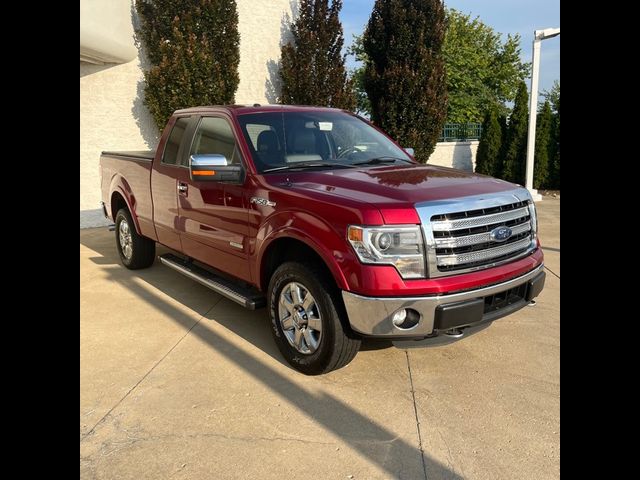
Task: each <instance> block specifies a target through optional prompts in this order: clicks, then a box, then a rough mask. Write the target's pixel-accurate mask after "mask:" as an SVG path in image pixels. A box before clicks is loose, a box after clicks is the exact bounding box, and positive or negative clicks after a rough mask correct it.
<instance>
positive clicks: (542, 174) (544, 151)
mask: <svg viewBox="0 0 640 480" xmlns="http://www.w3.org/2000/svg"><path fill="white" fill-rule="evenodd" d="M552 121H553V115H552V114H551V105H550V104H549V102H548V101H546V102H544V105H543V106H542V108H541V109H540V111H539V112H538V116H537V117H536V150H535V152H534V162H533V163H534V168H533V188H543V187H546V186H547V179H548V177H549V147H550V144H551V133H552V132H551V123H552Z"/></svg>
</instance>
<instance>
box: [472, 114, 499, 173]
mask: <svg viewBox="0 0 640 480" xmlns="http://www.w3.org/2000/svg"><path fill="white" fill-rule="evenodd" d="M501 154H502V127H501V126H500V122H499V121H498V114H497V112H496V110H495V109H494V108H492V109H490V110H489V111H488V112H487V113H486V114H485V118H484V122H483V124H482V135H481V136H480V143H479V145H478V152H477V154H476V172H477V173H482V174H484V175H491V176H497V175H500V169H501V167H502V159H501Z"/></svg>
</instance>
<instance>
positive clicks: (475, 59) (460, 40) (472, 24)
mask: <svg viewBox="0 0 640 480" xmlns="http://www.w3.org/2000/svg"><path fill="white" fill-rule="evenodd" d="M443 52H444V57H445V61H446V65H447V89H448V91H449V109H448V114H447V121H448V122H456V123H462V122H478V121H480V120H481V119H482V117H483V115H484V114H485V111H486V110H487V108H496V109H498V111H499V112H501V113H506V106H505V102H512V101H513V100H514V98H515V95H516V92H517V89H518V84H519V83H520V82H521V81H523V80H524V79H525V77H526V76H527V75H528V73H529V64H528V63H523V62H522V60H521V59H520V55H521V50H520V36H519V35H507V38H506V40H505V41H504V42H503V41H502V39H501V35H500V34H499V33H497V32H496V31H494V30H493V28H491V27H490V26H488V25H486V24H485V23H483V22H482V21H481V20H480V19H479V17H476V18H473V19H472V18H471V16H470V15H465V14H463V13H461V12H459V11H457V10H455V9H448V10H447V34H446V36H445V42H444V48H443Z"/></svg>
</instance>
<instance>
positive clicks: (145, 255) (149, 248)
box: [116, 208, 156, 270]
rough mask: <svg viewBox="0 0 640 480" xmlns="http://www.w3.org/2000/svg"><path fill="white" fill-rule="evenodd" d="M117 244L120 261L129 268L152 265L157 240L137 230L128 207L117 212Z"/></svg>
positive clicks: (134, 268) (135, 268)
mask: <svg viewBox="0 0 640 480" xmlns="http://www.w3.org/2000/svg"><path fill="white" fill-rule="evenodd" d="M116 246H117V248H118V254H119V255H120V261H121V262H122V264H123V265H124V266H125V267H127V268H128V269H129V270H138V269H140V268H147V267H150V266H151V265H152V264H153V261H154V260H155V257H156V242H154V241H153V240H150V239H148V238H146V237H143V236H142V235H139V234H138V232H136V227H135V225H134V223H133V219H132V218H131V214H130V213H129V211H128V210H127V209H126V208H121V209H120V210H118V213H117V214H116Z"/></svg>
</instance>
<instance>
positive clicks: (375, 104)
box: [362, 0, 447, 163]
mask: <svg viewBox="0 0 640 480" xmlns="http://www.w3.org/2000/svg"><path fill="white" fill-rule="evenodd" d="M444 35H445V14H444V6H443V3H442V1H441V0H376V2H375V4H374V7H373V12H372V13H371V17H370V18H369V23H368V24H367V27H366V29H365V32H364V36H363V42H362V43H363V47H364V51H365V53H366V55H367V62H366V65H365V73H364V79H363V83H364V89H365V91H366V92H367V96H368V97H369V101H370V102H371V118H372V120H373V121H374V123H376V124H377V125H379V126H380V127H381V128H383V129H384V130H386V131H387V132H388V133H389V134H390V135H391V136H393V137H394V138H396V139H397V140H398V141H399V142H400V143H401V144H402V145H405V146H408V147H413V148H414V149H415V158H416V159H417V160H419V161H420V162H423V163H424V162H426V161H427V159H428V158H429V155H431V153H432V152H433V150H434V148H435V144H436V142H437V140H438V136H439V135H440V132H441V130H442V126H443V125H444V122H445V118H446V114H447V86H446V75H445V64H444V58H443V56H442V44H443V42H444Z"/></svg>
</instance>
